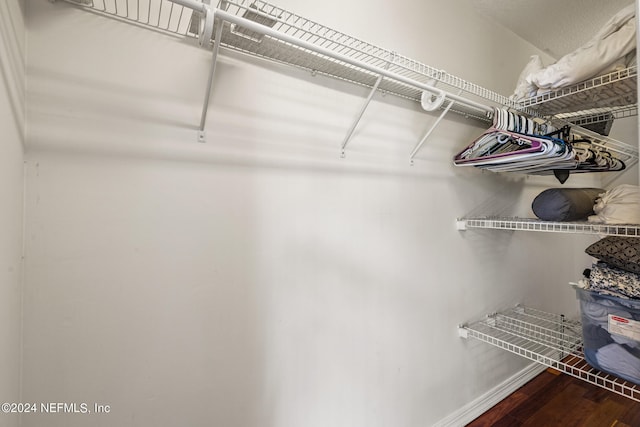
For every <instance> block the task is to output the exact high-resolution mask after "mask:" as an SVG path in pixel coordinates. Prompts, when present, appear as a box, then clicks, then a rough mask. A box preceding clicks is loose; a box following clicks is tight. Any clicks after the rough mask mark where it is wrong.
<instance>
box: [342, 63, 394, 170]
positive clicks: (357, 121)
mask: <svg viewBox="0 0 640 427" xmlns="http://www.w3.org/2000/svg"><path fill="white" fill-rule="evenodd" d="M394 57H395V54H393V53H392V55H391V58H390V59H389V62H387V65H386V66H385V70H388V69H389V65H391V63H392V62H393V59H394ZM383 78H384V76H383V75H382V74H380V75H379V76H378V78H376V82H375V83H374V85H373V87H372V88H371V90H370V91H369V95H368V96H367V99H366V100H365V101H364V103H363V104H362V107H361V108H360V112H359V113H358V115H357V116H356V119H355V120H354V122H353V124H352V125H351V127H350V128H349V131H348V132H347V135H346V136H345V137H344V140H343V141H342V146H341V152H340V157H343V158H344V156H345V149H346V148H347V144H348V143H349V141H350V140H351V136H352V135H353V132H355V130H356V127H357V126H358V123H360V120H362V116H363V115H364V112H365V110H366V109H367V107H368V106H369V103H370V102H371V100H372V99H373V95H374V94H375V93H376V91H377V90H378V87H379V86H380V83H381V82H382V79H383Z"/></svg>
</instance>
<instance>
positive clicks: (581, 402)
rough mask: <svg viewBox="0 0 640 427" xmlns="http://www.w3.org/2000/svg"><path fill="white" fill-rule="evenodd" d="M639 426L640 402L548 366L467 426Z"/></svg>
mask: <svg viewBox="0 0 640 427" xmlns="http://www.w3.org/2000/svg"><path fill="white" fill-rule="evenodd" d="M487 426H495V427H520V426H522V427H525V426H526V427H529V426H531V427H560V426H562V427H570V426H576V427H638V426H640V402H635V401H633V400H631V399H628V398H626V397H623V396H620V395H618V394H616V393H612V392H610V391H607V390H604V389H602V388H600V387H598V386H595V385H592V384H589V383H587V382H585V381H582V380H579V379H577V378H573V377H571V376H569V375H566V374H561V373H559V372H557V371H555V370H553V369H547V370H546V371H544V372H543V373H542V374H540V375H538V376H537V377H536V378H534V379H533V380H531V381H530V382H528V383H527V384H525V385H524V386H522V387H521V388H519V389H518V390H516V391H515V392H514V393H513V394H511V395H510V396H509V397H507V398H506V399H504V400H503V401H501V402H500V403H498V404H497V405H496V406H494V407H493V408H492V409H490V410H489V411H488V412H486V413H484V414H483V415H481V416H480V417H478V418H477V419H475V420H474V421H473V422H471V423H469V424H468V425H467V427H487Z"/></svg>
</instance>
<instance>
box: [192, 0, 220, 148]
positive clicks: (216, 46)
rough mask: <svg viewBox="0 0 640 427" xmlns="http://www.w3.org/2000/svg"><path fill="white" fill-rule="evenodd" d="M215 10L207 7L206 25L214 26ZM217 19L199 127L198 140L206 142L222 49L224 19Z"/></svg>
mask: <svg viewBox="0 0 640 427" xmlns="http://www.w3.org/2000/svg"><path fill="white" fill-rule="evenodd" d="M214 13H215V12H214V11H213V10H211V9H207V12H206V13H205V16H204V17H203V19H204V20H205V27H206V26H213V25H214V24H213V22H214ZM215 21H216V25H215V27H216V28H215V31H216V34H215V39H214V42H213V53H212V56H211V68H210V69H209V77H208V80H207V90H206V92H205V94H204V103H203V105H202V116H201V117H200V127H199V128H198V142H205V141H204V128H205V123H206V121H207V110H208V109H209V99H210V98H211V92H212V91H213V78H214V76H215V74H216V64H217V63H218V52H219V51H220V39H221V38H222V27H223V25H222V21H220V20H215ZM202 31H203V33H204V34H211V28H205V29H203V30H202ZM207 44H208V42H207V41H202V40H201V45H202V46H203V47H206V45H207Z"/></svg>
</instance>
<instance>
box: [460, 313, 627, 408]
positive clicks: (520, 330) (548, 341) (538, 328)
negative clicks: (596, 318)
mask: <svg viewBox="0 0 640 427" xmlns="http://www.w3.org/2000/svg"><path fill="white" fill-rule="evenodd" d="M459 334H460V336H461V337H463V338H474V339H477V340H480V341H483V342H486V343H489V344H491V345H493V346H495V347H498V348H500V349H503V350H507V351H509V352H511V353H514V354H517V355H519V356H522V357H524V358H526V359H528V360H532V361H534V362H537V363H540V364H542V365H544V366H548V367H550V368H553V369H556V370H558V371H560V372H563V373H565V374H568V375H571V376H573V377H575V378H579V379H581V380H583V381H586V382H589V383H591V384H594V385H597V386H599V387H602V388H604V389H606V390H609V391H612V392H614V393H617V394H620V395H622V396H625V397H628V398H629V399H632V400H635V401H638V402H640V386H638V385H636V384H633V383H631V382H628V381H624V380H622V379H620V378H618V377H616V376H613V375H610V374H607V373H604V372H601V371H599V370H597V369H594V368H593V367H591V366H590V365H589V364H588V363H587V362H586V360H585V359H584V356H583V354H582V327H581V324H580V322H579V321H573V320H567V319H566V318H565V317H564V316H562V315H557V314H553V313H547V312H544V311H540V310H536V309H532V308H529V307H523V306H516V307H514V308H513V309H511V310H507V311H505V312H501V313H494V314H491V315H489V316H487V318H486V319H484V320H482V321H478V322H474V323H471V324H468V325H461V326H460V327H459Z"/></svg>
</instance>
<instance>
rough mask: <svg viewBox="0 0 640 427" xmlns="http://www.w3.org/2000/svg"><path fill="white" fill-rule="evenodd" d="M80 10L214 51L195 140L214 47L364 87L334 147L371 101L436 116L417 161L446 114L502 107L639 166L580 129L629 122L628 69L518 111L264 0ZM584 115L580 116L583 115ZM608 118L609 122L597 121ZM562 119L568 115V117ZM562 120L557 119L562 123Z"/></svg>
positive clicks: (175, 1) (171, 1) (159, 2)
mask: <svg viewBox="0 0 640 427" xmlns="http://www.w3.org/2000/svg"><path fill="white" fill-rule="evenodd" d="M65 1H67V2H69V3H73V4H75V5H78V6H81V7H83V8H85V9H87V10H90V11H92V12H95V13H97V14H101V15H104V16H108V17H111V18H115V19H118V20H122V21H125V22H129V23H133V24H135V25H139V26H142V27H145V28H150V29H153V30H156V31H160V32H164V33H167V34H170V35H174V36H178V37H183V38H188V39H192V40H193V41H194V44H197V45H200V46H201V47H203V48H206V49H211V50H212V51H213V61H212V66H211V72H210V76H209V82H208V87H207V90H206V92H205V100H204V105H203V113H202V117H201V120H200V133H201V134H200V136H199V137H200V140H202V141H203V140H204V124H205V119H206V112H207V107H208V103H209V94H210V92H211V87H212V81H213V73H214V72H215V63H216V57H217V55H218V50H219V49H220V48H221V47H222V48H224V49H230V50H234V51H239V52H243V53H245V54H248V55H251V56H257V57H260V58H263V59H267V60H270V61H275V62H279V63H284V64H288V65H291V66H295V67H299V68H302V69H305V70H308V71H310V72H311V73H314V74H315V73H318V74H323V75H327V76H330V77H334V78H338V79H341V80H345V81H348V82H351V83H354V84H358V85H361V86H365V87H367V88H370V93H369V96H368V97H367V99H366V100H365V101H364V104H363V106H362V108H361V110H360V111H359V112H358V114H357V115H356V118H355V121H354V123H353V125H352V126H351V128H350V129H349V131H348V133H347V136H346V137H345V139H344V141H343V143H342V150H343V153H344V148H345V147H346V145H347V143H348V142H349V140H350V137H351V135H352V133H353V131H354V129H355V127H356V126H357V124H358V122H359V120H360V118H361V117H362V114H363V113H364V111H365V109H366V107H367V105H368V103H369V102H370V101H371V98H372V96H373V95H374V93H375V92H383V93H387V94H392V95H395V96H399V97H402V98H406V99H410V100H413V101H416V102H420V104H421V105H422V107H423V108H424V109H425V110H427V111H434V110H438V109H439V110H441V111H442V112H441V115H440V117H438V120H436V122H435V123H434V125H433V127H432V128H431V129H429V130H428V131H427V132H426V134H425V136H424V138H422V140H421V141H420V143H418V145H417V146H416V148H414V150H413V151H412V152H411V156H410V157H411V158H412V159H413V157H414V156H415V154H416V153H417V151H418V150H419V149H420V147H421V146H422V144H423V143H424V141H425V140H426V138H427V137H428V136H429V135H430V133H431V132H432V131H433V129H434V128H435V127H436V126H437V124H438V123H439V121H440V119H441V118H442V117H443V116H444V115H445V114H447V112H449V111H452V112H455V113H459V114H463V115H464V116H465V117H468V118H472V119H476V120H481V121H484V122H488V123H490V122H491V119H492V116H493V111H494V107H507V108H511V109H514V110H518V111H520V112H524V113H526V114H530V115H532V116H538V117H544V118H545V119H547V120H552V121H553V120H560V122H559V124H560V126H561V124H562V123H564V122H565V121H566V122H571V123H573V124H574V125H577V126H574V127H573V129H574V130H575V131H576V132H579V133H581V134H583V135H584V136H586V137H589V138H592V139H595V140H596V141H597V144H601V145H606V146H607V148H613V149H614V150H616V152H617V153H618V155H619V156H620V158H621V160H623V161H625V163H633V162H634V161H637V158H638V150H637V148H636V147H632V146H629V145H627V144H624V143H620V142H618V141H615V140H613V139H611V138H608V137H604V136H602V135H598V134H596V133H594V132H591V131H589V130H587V129H582V128H580V127H579V126H580V124H586V123H593V122H594V121H602V120H605V119H607V120H608V119H610V117H611V114H613V115H614V116H615V117H622V116H624V115H625V114H626V115H629V114H637V108H636V107H635V105H636V104H637V99H636V91H635V89H634V88H635V85H636V75H637V70H636V67H632V68H629V69H627V70H624V71H619V72H615V73H611V74H609V75H607V76H600V77H598V78H596V79H593V80H591V81H589V82H584V83H581V84H579V85H576V86H575V87H572V88H567V89H562V90H559V91H556V92H550V93H547V94H543V95H540V96H538V97H535V98H533V99H529V100H525V101H524V102H515V101H513V100H511V99H509V98H508V97H506V96H503V95H500V94H498V93H496V92H494V91H491V90H488V89H486V88H483V87H481V86H479V85H477V84H474V83H472V82H470V81H467V80H464V79H461V78H459V77H457V76H454V75H452V74H449V73H447V72H446V71H444V70H441V69H438V68H434V67H431V66H429V65H426V64H424V63H421V62H419V61H415V60H413V59H410V58H408V57H406V56H403V55H401V54H399V53H398V52H395V51H392V50H389V49H384V48H381V47H378V46H375V45H372V44H370V43H367V42H365V41H362V40H360V39H357V38H355V37H352V36H350V35H347V34H345V33H343V32H340V31H336V30H334V29H331V28H329V27H326V26H324V25H321V24H319V23H317V22H314V21H312V20H309V19H307V18H304V17H302V16H300V15H297V14H295V13H292V12H289V11H287V10H285V9H282V8H280V7H277V6H275V5H273V4H271V3H268V2H265V1H262V0H201V1H200V0H65ZM586 109H590V111H588V112H586V113H585V114H581V112H582V111H584V110H586ZM605 113H609V114H605ZM567 114H568V115H567ZM563 115H564V116H563Z"/></svg>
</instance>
